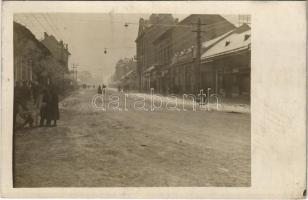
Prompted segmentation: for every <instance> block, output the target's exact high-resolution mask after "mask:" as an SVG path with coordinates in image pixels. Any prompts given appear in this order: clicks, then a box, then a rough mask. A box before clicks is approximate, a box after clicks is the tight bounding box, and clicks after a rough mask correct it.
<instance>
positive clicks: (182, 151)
mask: <svg viewBox="0 0 308 200" xmlns="http://www.w3.org/2000/svg"><path fill="white" fill-rule="evenodd" d="M95 92H96V91H95V90H88V89H81V90H79V91H76V92H74V93H73V94H72V95H71V96H69V97H67V98H65V99H64V100H63V101H62V102H61V110H62V112H61V116H60V121H59V124H58V127H56V128H47V127H44V128H34V129H24V130H23V131H18V132H16V136H15V137H16V139H15V145H16V152H15V175H16V176H15V184H16V185H15V186H16V187H108V186H113V187H117V186H160V187H164V186H249V185H250V171H251V169H250V114H247V113H228V112H213V111H212V112H205V111H197V112H195V111H180V112H179V111H166V110H163V111H154V112H148V111H135V110H133V109H132V105H133V99H132V98H127V99H126V100H125V101H127V102H126V103H127V108H128V111H122V112H121V111H110V110H107V111H106V112H103V111H99V110H94V109H93V108H92V106H91V100H92V97H93V95H95ZM115 93H117V92H113V94H115ZM123 101H124V99H122V98H121V103H123ZM147 104H150V103H149V102H147Z"/></svg>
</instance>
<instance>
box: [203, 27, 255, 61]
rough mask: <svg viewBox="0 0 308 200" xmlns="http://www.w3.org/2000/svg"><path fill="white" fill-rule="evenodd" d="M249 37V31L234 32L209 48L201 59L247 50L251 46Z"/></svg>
mask: <svg viewBox="0 0 308 200" xmlns="http://www.w3.org/2000/svg"><path fill="white" fill-rule="evenodd" d="M250 36H251V30H250V29H249V30H246V31H243V32H238V31H234V32H233V33H232V34H231V35H229V36H228V37H226V38H224V39H222V40H221V41H219V42H218V43H217V44H215V45H214V46H213V47H211V48H209V49H208V50H207V51H206V52H205V53H204V54H203V55H202V56H201V59H205V58H209V57H214V56H216V55H221V54H225V53H230V52H234V51H237V50H241V49H244V48H247V47H248V46H249V45H250V44H251V40H250V38H251V37H250Z"/></svg>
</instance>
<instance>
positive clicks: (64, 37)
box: [46, 13, 66, 39]
mask: <svg viewBox="0 0 308 200" xmlns="http://www.w3.org/2000/svg"><path fill="white" fill-rule="evenodd" d="M46 15H47V18H48V19H49V20H50V23H51V24H52V25H53V26H54V27H55V29H56V30H57V31H59V34H60V35H61V37H62V38H63V39H66V36H64V35H65V34H64V35H63V34H62V31H61V30H60V29H59V28H58V27H57V26H56V25H55V24H54V23H53V20H52V17H51V16H50V15H49V14H48V13H46Z"/></svg>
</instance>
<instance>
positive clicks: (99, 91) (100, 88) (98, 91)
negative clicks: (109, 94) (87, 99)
mask: <svg viewBox="0 0 308 200" xmlns="http://www.w3.org/2000/svg"><path fill="white" fill-rule="evenodd" d="M97 93H98V94H102V93H103V91H102V87H101V85H99V86H98V89H97Z"/></svg>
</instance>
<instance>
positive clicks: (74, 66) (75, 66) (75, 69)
mask: <svg viewBox="0 0 308 200" xmlns="http://www.w3.org/2000/svg"><path fill="white" fill-rule="evenodd" d="M77 67H78V66H77V64H75V63H73V67H72V68H73V72H74V73H75V80H76V83H77Z"/></svg>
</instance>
